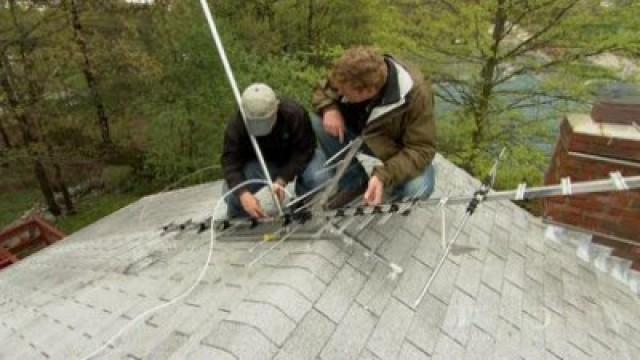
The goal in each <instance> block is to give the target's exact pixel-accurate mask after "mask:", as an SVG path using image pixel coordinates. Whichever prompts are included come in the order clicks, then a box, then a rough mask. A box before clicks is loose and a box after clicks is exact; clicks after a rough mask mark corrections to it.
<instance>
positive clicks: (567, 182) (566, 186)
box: [562, 177, 573, 196]
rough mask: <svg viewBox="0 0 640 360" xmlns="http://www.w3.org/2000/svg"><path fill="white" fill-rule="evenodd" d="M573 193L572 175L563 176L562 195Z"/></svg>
mask: <svg viewBox="0 0 640 360" xmlns="http://www.w3.org/2000/svg"><path fill="white" fill-rule="evenodd" d="M572 194H573V187H572V186H571V178H570V177H565V178H562V195H565V196H567V195H572Z"/></svg>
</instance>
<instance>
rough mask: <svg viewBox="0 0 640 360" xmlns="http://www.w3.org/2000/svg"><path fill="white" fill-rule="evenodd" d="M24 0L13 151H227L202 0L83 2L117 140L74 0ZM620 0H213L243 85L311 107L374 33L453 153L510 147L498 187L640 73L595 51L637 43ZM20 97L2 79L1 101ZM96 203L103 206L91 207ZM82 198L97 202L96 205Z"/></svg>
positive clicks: (478, 160) (9, 15)
mask: <svg viewBox="0 0 640 360" xmlns="http://www.w3.org/2000/svg"><path fill="white" fill-rule="evenodd" d="M20 3H21V4H20V6H17V7H13V8H12V9H13V10H12V11H9V9H7V8H2V9H1V10H0V59H4V58H7V59H11V61H10V68H11V69H10V70H11V76H12V78H13V82H12V85H13V90H14V91H15V95H16V97H17V99H18V102H19V104H18V105H17V107H16V109H15V111H14V110H13V109H12V111H10V112H9V111H4V112H2V111H0V117H1V118H0V121H2V125H3V127H4V128H7V129H9V135H10V137H11V139H12V140H13V142H14V144H17V145H19V146H18V147H17V148H14V149H12V150H11V151H4V152H3V155H2V156H4V157H6V158H7V159H9V158H10V159H9V160H10V161H11V163H12V164H13V163H15V162H20V161H22V162H23V163H24V164H30V162H29V161H28V160H29V159H30V156H36V155H37V156H41V157H43V158H46V159H58V160H59V163H60V165H62V169H63V172H65V178H66V179H68V182H69V183H70V184H74V183H79V182H82V181H84V180H86V178H85V176H86V175H85V174H84V173H82V172H78V171H74V170H73V169H75V167H74V166H73V165H74V164H75V163H77V162H88V163H91V164H92V165H93V166H95V167H101V166H105V165H109V164H112V165H113V164H121V165H133V166H134V167H135V172H134V173H135V176H140V175H142V177H136V179H137V180H136V181H138V182H142V181H144V182H150V183H153V184H154V185H157V186H161V185H166V184H169V183H173V182H175V181H177V180H183V179H185V176H188V175H189V174H191V173H193V172H194V171H197V170H198V169H202V168H205V167H211V166H214V165H216V164H219V157H220V150H221V147H222V138H223V132H224V128H225V125H226V123H227V121H228V120H229V119H230V118H231V117H232V116H234V114H235V112H236V111H237V110H236V100H235V99H234V96H233V94H232V92H231V87H230V85H229V82H228V80H227V78H226V75H225V73H224V71H223V68H222V65H221V62H220V59H219V57H218V54H217V51H216V49H215V47H214V44H213V40H212V38H211V33H210V30H209V28H208V26H207V24H206V21H205V19H204V16H203V15H202V10H201V8H200V4H199V2H198V1H174V0H156V1H155V2H154V5H150V6H132V5H130V4H127V3H125V2H123V1H113V2H90V1H75V3H76V4H78V11H79V21H80V23H81V25H82V27H83V32H82V35H83V36H84V38H85V40H86V42H87V43H88V44H89V45H90V46H89V47H88V50H87V55H88V59H89V61H90V62H91V66H92V68H93V70H94V72H95V77H96V83H97V91H98V92H99V94H100V97H101V98H102V100H103V102H104V104H105V111H106V114H107V115H108V117H109V119H110V125H111V130H112V131H111V132H112V137H113V140H114V142H115V145H114V147H113V148H112V149H104V148H103V147H102V146H101V145H100V129H99V127H98V121H97V116H96V104H95V103H94V100H93V98H92V96H91V92H90V90H89V87H88V84H87V81H86V76H85V75H86V74H85V73H84V69H85V64H84V56H83V55H84V54H83V53H82V49H81V48H80V47H79V45H78V42H77V41H76V40H77V39H76V38H75V37H74V29H73V27H72V23H71V20H70V19H71V17H70V16H69V15H70V4H71V2H70V0H65V1H62V2H60V3H59V5H57V6H51V7H49V8H45V9H44V10H42V9H37V8H36V7H34V6H32V5H30V3H29V2H20ZM615 3H616V6H613V7H608V8H605V7H602V6H600V1H599V0H557V1H548V0H530V1H508V0H478V1H468V0H448V1H423V0H393V1H391V0H333V1H332V0H303V1H300V0H247V1H231V0H223V1H210V5H211V8H212V11H213V15H214V17H215V20H216V22H217V24H218V30H219V31H220V33H221V37H222V39H223V42H224V45H225V49H226V51H227V55H228V57H229V61H230V63H231V66H232V68H233V71H234V74H235V76H236V79H237V82H238V87H239V90H240V91H242V89H243V88H244V87H246V86H247V85H249V84H251V83H252V82H265V83H267V84H269V85H271V86H272V87H273V88H274V89H275V90H276V92H277V93H278V94H279V95H280V96H282V97H289V98H293V99H294V100H297V101H299V102H300V103H302V104H303V105H305V106H309V102H310V99H311V92H312V90H313V88H314V86H315V84H316V83H317V81H318V80H319V79H321V78H322V77H323V76H324V74H325V69H326V66H327V65H328V64H329V63H330V61H331V60H332V59H334V58H335V57H336V56H338V55H339V54H340V53H341V52H342V51H343V49H345V48H348V47H350V46H353V45H360V44H364V45H374V46H377V47H379V48H380V49H382V50H383V51H384V52H386V53H390V54H393V55H395V56H397V57H399V58H401V59H403V60H405V61H409V62H412V63H415V64H417V65H419V66H420V67H421V69H422V70H423V72H424V74H425V75H426V76H429V77H431V78H432V79H433V81H434V83H435V86H434V89H435V90H436V91H437V96H438V101H437V106H436V110H437V126H438V142H439V150H440V151H441V152H442V153H443V154H444V155H445V156H447V157H448V158H449V159H451V160H453V161H454V162H455V163H456V164H458V165H460V166H462V167H464V168H465V169H467V170H468V171H469V172H471V173H472V174H474V175H476V176H478V177H481V176H483V175H484V174H486V172H487V171H488V169H489V168H490V166H491V165H492V163H493V161H494V159H495V156H496V155H497V153H498V152H499V151H500V149H501V148H502V147H503V146H506V147H507V148H508V154H509V155H508V157H507V160H505V162H504V164H503V166H502V169H503V171H501V172H500V176H499V177H498V186H499V187H512V186H515V185H517V184H518V183H519V182H522V181H528V182H529V183H531V184H539V183H540V182H541V181H542V174H543V172H544V170H545V167H546V164H547V161H548V160H547V159H548V158H549V152H550V150H551V146H552V145H553V144H554V143H555V141H556V139H555V135H554V134H555V133H556V131H557V128H558V119H560V118H561V117H562V116H563V115H564V114H565V113H566V112H570V111H587V110H588V104H589V103H590V102H591V101H592V100H593V97H594V94H595V93H597V91H598V90H599V89H600V88H601V87H602V86H603V85H604V84H607V83H610V82H613V81H618V80H621V79H623V80H626V81H629V82H636V83H638V82H639V81H640V80H639V77H638V73H637V72H636V73H635V74H634V73H632V72H623V71H620V70H619V69H605V68H603V67H601V66H599V65H596V64H594V61H593V58H592V57H590V55H594V54H601V53H610V54H616V55H620V56H626V57H628V58H630V59H635V61H637V60H638V58H639V57H640V42H639V41H638V36H637V34H638V33H640V22H638V21H637V19H638V18H639V15H640V3H638V2H637V1H635V2H634V1H627V0H619V1H616V2H615ZM14 15H15V16H14ZM3 71H6V69H5V66H4V65H3V66H2V67H0V74H3ZM8 100H9V94H8V93H7V91H6V90H4V89H2V88H0V107H2V108H3V109H4V108H6V104H7V103H8ZM21 115H24V116H23V118H24V119H26V121H27V122H28V125H29V128H30V129H32V130H33V135H34V137H35V138H36V139H35V140H34V142H33V143H32V144H31V145H30V146H29V147H26V146H24V144H23V141H22V136H21V135H22V134H21V132H20V129H21V127H20V126H19V125H20V124H19V122H18V118H19V116H21ZM140 157H142V160H140ZM47 164H49V165H48V166H49V169H48V170H49V172H51V164H52V163H51V162H50V161H48V162H47ZM25 168H26V167H25ZM30 171H31V170H29V169H27V170H25V171H21V172H19V173H21V174H22V173H28V172H30ZM219 176H220V170H219V169H217V170H216V169H212V170H207V171H202V172H199V173H197V175H196V176H191V177H187V178H186V179H187V180H185V181H184V182H183V183H182V184H194V183H198V182H203V181H210V180H213V179H215V178H218V177H219ZM142 179H144V180H142ZM31 183H33V182H31ZM129 200H133V198H131V199H125V198H119V199H117V198H112V197H111V196H110V195H107V197H106V200H104V201H105V203H100V202H99V201H96V202H94V205H91V204H89V203H85V204H83V205H82V206H81V209H80V210H81V214H80V215H79V216H78V217H76V218H75V219H77V220H72V219H70V220H69V221H70V222H73V224H70V225H65V227H67V230H69V229H75V228H77V227H78V226H80V225H81V224H84V223H86V222H88V221H91V219H94V218H95V217H96V216H101V215H102V214H104V213H106V212H108V211H110V210H113V209H115V208H117V207H119V206H120V205H121V204H124V203H126V202H127V201H129ZM14 202H15V203H16V204H19V203H23V204H24V202H22V201H21V200H15V201H14ZM27 202H28V201H27ZM91 206H96V207H97V208H98V210H96V211H95V212H91V210H89V207H91ZM22 208H23V207H19V209H18V208H16V209H14V210H11V211H13V212H14V213H17V212H19V211H22ZM83 211H89V212H90V213H89V214H88V215H86V216H87V217H86V218H84V216H85V215H84V214H82V212H83Z"/></svg>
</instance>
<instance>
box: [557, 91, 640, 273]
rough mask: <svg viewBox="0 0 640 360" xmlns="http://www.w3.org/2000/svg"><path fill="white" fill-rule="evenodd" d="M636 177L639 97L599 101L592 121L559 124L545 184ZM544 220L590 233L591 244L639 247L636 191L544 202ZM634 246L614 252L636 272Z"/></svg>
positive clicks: (639, 169)
mask: <svg viewBox="0 0 640 360" xmlns="http://www.w3.org/2000/svg"><path fill="white" fill-rule="evenodd" d="M614 171H620V172H621V173H622V175H624V176H636V175H640V97H636V98H634V97H628V98H624V99H616V100H612V99H604V100H600V101H599V102H598V103H597V104H596V105H594V107H593V110H592V113H591V115H587V114H576V115H569V116H567V117H566V118H564V119H563V121H562V124H561V127H560V137H559V140H558V143H557V144H556V148H555V152H554V154H553V158H552V161H551V165H550V167H549V170H548V171H547V173H546V176H545V183H546V184H558V183H560V181H561V179H562V178H563V177H570V178H571V180H572V181H584V180H594V179H604V178H608V177H609V173H610V172H614ZM544 216H545V218H546V219H547V220H549V221H551V222H555V223H560V224H567V225H571V226H574V227H579V228H582V229H586V230H588V231H589V232H592V233H593V234H595V235H594V241H596V242H601V243H606V244H607V245H610V246H614V244H618V243H620V242H619V241H616V240H620V239H622V240H623V241H627V245H628V244H629V243H630V244H633V243H637V244H638V246H640V191H638V190H635V191H629V192H609V193H601V194H590V195H580V196H574V197H570V198H550V199H547V200H545V202H544ZM639 249H640V248H639V247H636V246H633V245H631V246H627V247H624V246H620V247H617V250H618V252H621V253H620V254H618V255H619V256H622V257H625V258H629V259H630V260H632V261H634V268H636V267H637V268H639V269H640V251H639Z"/></svg>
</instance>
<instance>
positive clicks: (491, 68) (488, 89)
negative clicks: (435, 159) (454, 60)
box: [469, 0, 507, 167]
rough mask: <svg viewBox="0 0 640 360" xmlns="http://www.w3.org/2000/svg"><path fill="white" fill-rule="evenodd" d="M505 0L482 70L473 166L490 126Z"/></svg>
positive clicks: (502, 3)
mask: <svg viewBox="0 0 640 360" xmlns="http://www.w3.org/2000/svg"><path fill="white" fill-rule="evenodd" d="M504 2H505V0H499V1H498V7H497V9H496V14H495V18H494V22H493V26H494V27H493V44H492V45H491V55H490V56H489V57H488V58H487V60H486V61H485V63H484V65H483V67H482V71H481V72H480V78H481V84H480V91H479V94H478V103H477V104H476V106H475V107H474V108H473V120H474V122H475V129H474V131H473V133H472V135H471V142H472V152H471V157H470V159H469V165H470V166H471V167H472V164H473V162H475V160H476V158H477V156H478V154H479V152H480V151H481V150H482V145H483V142H484V140H485V136H486V129H487V127H488V126H489V105H490V103H491V97H492V96H493V90H494V87H495V75H496V70H497V67H498V65H499V64H500V61H499V59H498V51H499V49H500V43H501V41H502V40H503V39H504V31H505V26H506V22H507V14H506V13H505V9H504Z"/></svg>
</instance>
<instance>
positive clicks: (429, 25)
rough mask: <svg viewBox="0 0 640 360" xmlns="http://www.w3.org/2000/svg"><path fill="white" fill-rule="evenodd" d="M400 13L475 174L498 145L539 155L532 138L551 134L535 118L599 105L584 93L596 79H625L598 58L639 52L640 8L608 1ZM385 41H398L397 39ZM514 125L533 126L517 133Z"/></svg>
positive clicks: (451, 0)
mask: <svg viewBox="0 0 640 360" xmlns="http://www.w3.org/2000/svg"><path fill="white" fill-rule="evenodd" d="M417 3H418V4H417ZM416 5H417V6H416ZM395 7H396V11H397V14H398V16H403V17H404V18H405V19H406V20H405V22H404V23H401V27H400V28H399V30H398V31H397V32H395V34H397V38H399V39H402V40H401V41H400V43H401V44H403V45H404V48H403V52H404V53H405V54H407V56H408V57H409V58H411V59H412V60H414V61H416V62H419V63H420V64H421V65H422V67H423V69H424V70H425V72H427V73H429V74H430V75H431V76H432V77H433V78H434V80H435V82H436V83H437V84H438V96H439V98H440V99H441V100H443V101H444V102H446V103H449V104H451V105H453V107H454V109H455V111H454V112H452V113H450V114H449V117H448V121H453V122H455V125H454V127H458V128H464V129H466V130H467V131H466V132H465V133H464V134H461V135H463V136H466V137H468V138H469V141H466V142H464V146H459V145H461V144H458V145H456V146H453V147H450V148H449V149H448V150H450V151H451V152H452V153H453V154H452V155H453V156H456V157H457V160H458V162H459V164H461V165H462V166H463V167H465V168H466V169H468V170H470V171H471V172H472V173H475V174H479V173H482V172H483V171H485V169H486V167H487V164H488V163H490V160H489V159H490V157H491V156H489V157H487V155H486V154H488V153H489V154H490V153H493V154H495V153H496V152H498V151H499V149H500V148H501V146H500V145H498V146H496V143H498V144H500V143H501V144H504V145H515V144H520V145H524V146H528V147H530V148H531V149H534V150H535V149H536V148H539V146H538V145H539V144H537V143H536V140H539V137H533V141H531V140H532V139H530V138H528V135H529V133H528V132H526V131H522V130H523V129H522V127H525V128H526V127H527V126H529V127H534V128H537V129H538V130H539V128H540V125H541V124H539V123H540V121H536V119H530V118H528V116H527V112H528V111H529V112H530V111H531V110H529V109H534V108H542V109H544V110H547V114H544V115H546V116H547V117H552V116H556V115H555V114H554V113H553V112H551V111H549V110H560V111H562V110H566V105H567V104H568V105H573V106H578V105H580V104H581V103H586V102H588V101H589V100H590V97H591V95H592V94H591V93H590V92H588V91H585V87H584V86H582V84H583V83H584V81H585V79H586V78H594V77H599V78H605V79H607V78H608V79H611V78H613V77H614V76H615V75H614V74H613V73H612V72H610V71H607V70H606V69H602V68H600V67H597V66H596V65H594V64H592V63H590V61H589V59H590V58H591V57H592V56H594V55H598V54H603V53H608V52H610V53H616V54H625V53H627V54H628V53H632V52H633V51H637V50H638V48H639V47H638V46H639V44H638V41H637V35H636V34H637V30H638V25H637V22H635V21H633V20H631V19H632V18H634V16H635V18H636V19H637V16H638V15H639V7H638V6H637V5H633V6H630V7H629V8H624V9H623V8H617V7H614V8H603V7H601V6H600V1H599V0H555V1H549V0H532V1H531V0H529V1H524V0H522V1H510V0H479V1H467V0H448V1H419V2H415V1H404V2H400V3H399V4H398V3H396V6H395ZM631 14H635V15H631ZM623 24H624V25H623ZM380 37H381V38H382V39H383V40H385V41H391V40H389V38H390V36H389V35H388V34H385V35H383V36H380ZM394 37H395V35H394ZM559 105H561V106H564V108H563V107H560V108H559V107H558V106H559ZM514 119H520V120H517V121H521V120H523V119H524V121H525V122H524V123H520V125H521V126H513V120H514ZM536 131H537V130H536ZM547 133H548V131H547ZM444 145H445V147H447V145H448V144H446V143H445V144H444Z"/></svg>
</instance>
